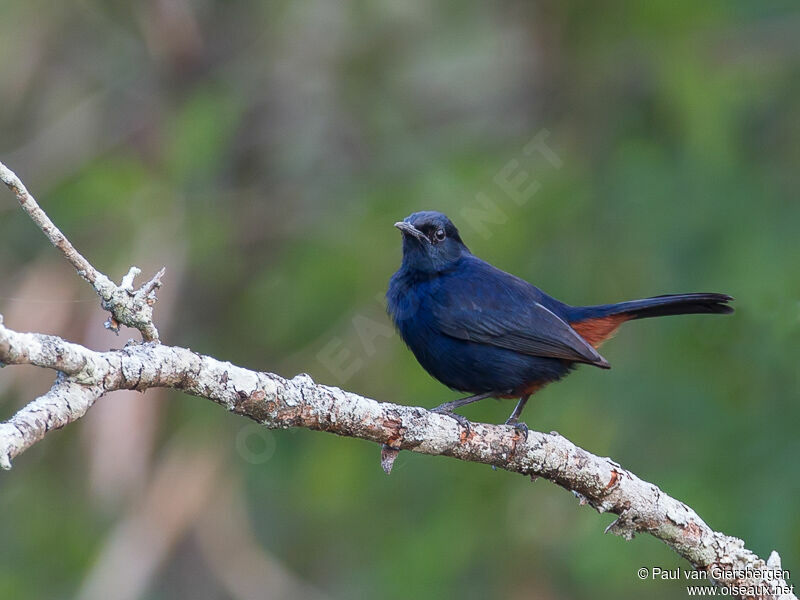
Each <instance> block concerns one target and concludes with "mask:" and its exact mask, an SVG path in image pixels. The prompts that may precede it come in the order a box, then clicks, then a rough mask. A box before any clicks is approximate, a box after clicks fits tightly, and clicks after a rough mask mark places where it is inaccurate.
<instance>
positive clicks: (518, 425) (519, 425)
mask: <svg viewBox="0 0 800 600" xmlns="http://www.w3.org/2000/svg"><path fill="white" fill-rule="evenodd" d="M506 425H511V426H513V427H514V430H515V431H516V432H517V433H518V434H519V435H520V436H522V439H523V440H525V441H527V440H528V426H527V425H526V424H525V423H524V422H522V421H520V420H518V419H515V418H513V417H509V418H508V419H506Z"/></svg>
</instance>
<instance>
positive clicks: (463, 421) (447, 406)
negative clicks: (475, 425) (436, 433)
mask: <svg viewBox="0 0 800 600" xmlns="http://www.w3.org/2000/svg"><path fill="white" fill-rule="evenodd" d="M492 396H494V392H486V393H484V394H476V395H474V396H467V397H466V398H459V399H458V400H453V401H451V402H445V403H444V404H440V405H439V406H437V407H436V408H432V409H431V412H435V413H439V414H440V415H447V416H448V417H452V418H453V419H455V420H456V421H458V423H459V425H461V426H462V427H463V428H464V429H466V431H467V433H469V431H470V428H469V421H468V420H467V418H466V417H464V416H462V415H458V414H456V413H454V412H453V411H454V410H455V409H457V408H461V407H462V406H466V405H467V404H472V403H473V402H477V401H478V400H483V399H484V398H491V397H492Z"/></svg>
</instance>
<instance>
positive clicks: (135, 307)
mask: <svg viewBox="0 0 800 600" xmlns="http://www.w3.org/2000/svg"><path fill="white" fill-rule="evenodd" d="M0 180H1V181H2V182H3V183H5V184H6V185H7V186H8V188H9V189H10V190H11V191H12V192H14V194H15V195H16V197H17V200H18V201H19V204H20V206H21V207H22V210H24V211H25V212H26V213H28V215H29V216H30V218H31V219H33V222H34V223H36V225H37V226H38V227H39V229H41V230H42V232H43V233H44V234H45V235H46V236H47V239H49V240H50V243H52V244H53V245H54V246H55V247H56V248H58V249H59V250H60V251H61V253H62V254H63V255H64V257H65V258H66V259H67V260H68V261H69V262H70V263H71V264H72V266H73V267H75V270H76V271H77V272H78V275H80V276H81V277H82V278H83V279H85V280H86V281H87V282H89V283H90V284H91V285H92V287H93V288H94V289H95V291H96V292H97V295H98V296H100V301H101V305H102V306H103V308H104V309H105V310H107V311H108V312H110V313H111V317H109V319H108V320H107V321H106V323H105V326H106V328H107V329H110V330H112V331H113V332H115V333H119V325H120V323H122V324H123V325H127V326H128V327H133V328H134V329H138V330H139V331H140V332H141V334H142V339H144V341H146V342H152V341H155V342H157V341H158V329H156V326H155V325H154V324H153V304H155V301H156V294H155V291H156V289H157V288H158V287H160V286H161V278H162V277H163V276H164V269H161V270H160V271H159V272H158V273H156V274H155V275H154V276H153V277H152V279H150V280H149V281H148V282H147V283H145V284H144V285H143V286H142V287H141V288H139V289H138V290H134V289H133V280H134V278H135V277H136V276H137V275H139V274H140V273H141V270H140V269H139V268H138V267H131V268H130V270H129V271H128V274H127V275H125V277H123V279H122V282H121V284H120V285H116V284H115V283H114V282H113V281H111V279H109V278H108V277H106V276H105V275H104V274H103V273H101V272H100V271H98V270H97V269H95V268H94V267H93V266H92V264H91V263H90V262H89V261H88V260H86V259H85V258H84V257H83V255H82V254H81V253H80V252H78V251H77V250H76V249H75V247H74V246H73V245H72V244H71V243H70V241H69V240H68V239H67V238H66V236H65V235H64V234H63V233H61V230H59V228H58V227H56V226H55V224H54V223H53V222H52V221H51V220H50V217H48V216H47V214H45V212H44V211H43V210H42V209H41V208H40V207H39V204H38V203H37V202H36V199H35V198H34V197H33V196H32V195H31V193H30V192H28V190H27V189H26V188H25V185H24V184H23V183H22V181H20V179H19V177H17V175H16V174H15V173H14V172H13V171H12V170H11V169H9V168H8V167H6V166H5V165H4V164H3V163H1V162H0Z"/></svg>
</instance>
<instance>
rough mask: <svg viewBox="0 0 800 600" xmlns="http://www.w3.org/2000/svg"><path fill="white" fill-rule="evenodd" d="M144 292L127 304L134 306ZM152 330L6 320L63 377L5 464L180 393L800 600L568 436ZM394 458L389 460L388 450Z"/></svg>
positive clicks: (3, 174)
mask: <svg viewBox="0 0 800 600" xmlns="http://www.w3.org/2000/svg"><path fill="white" fill-rule="evenodd" d="M9 174H10V175H9ZM0 178H2V179H3V181H4V182H6V183H7V184H8V185H9V186H10V187H11V188H12V190H14V192H15V193H16V194H17V197H18V198H19V199H20V203H21V204H23V208H25V209H26V212H28V214H31V215H32V217H34V220H36V219H37V218H38V219H39V221H37V224H40V227H42V230H43V231H44V232H45V234H46V235H48V237H49V238H50V239H51V241H52V242H53V243H54V244H55V245H56V247H58V248H59V249H61V250H62V252H63V253H64V254H65V256H67V258H68V260H70V262H71V263H72V264H73V265H74V266H75V267H76V269H78V272H79V274H81V276H82V277H84V279H86V280H87V281H89V283H91V284H92V285H93V286H95V289H96V290H98V294H100V295H101V298H102V297H103V293H101V291H100V289H98V285H99V286H100V288H102V289H105V286H106V285H111V286H114V284H113V283H111V282H110V280H109V279H108V278H107V277H105V276H104V275H102V274H101V273H99V272H97V271H95V270H94V269H93V267H91V265H90V264H89V263H88V261H86V260H85V259H84V258H83V257H81V256H80V255H79V254H78V253H77V252H76V251H75V250H74V248H73V247H72V245H71V244H69V242H68V241H66V238H63V234H61V233H60V232H58V230H57V229H55V226H54V225H52V223H51V222H50V221H49V219H47V217H46V215H44V213H43V212H42V211H41V209H39V208H38V205H37V206H35V208H33V209H31V210H29V208H30V206H31V205H30V202H31V201H32V198H31V197H30V195H29V194H28V193H27V191H26V190H25V188H24V187H23V186H22V184H21V182H19V180H18V179H17V178H16V176H14V175H13V173H11V172H10V171H8V169H6V168H5V167H3V166H2V164H0ZM9 181H10V182H11V183H9ZM29 199H30V200H29ZM26 205H27V206H28V208H26ZM42 215H44V218H42ZM42 224H43V225H42ZM54 232H57V234H56V233H54ZM59 236H60V237H59ZM62 238H63V240H62ZM88 273H91V274H89V275H87V274H88ZM133 276H134V275H132V274H131V273H129V275H128V276H126V278H125V279H124V280H123V283H122V284H121V285H120V286H114V287H115V289H116V290H117V291H118V290H123V291H124V292H125V294H126V295H127V294H129V292H130V290H132V283H131V282H132V279H133ZM157 277H158V276H157ZM98 281H101V284H97V282H98ZM158 281H160V277H158ZM158 281H156V283H153V281H152V280H151V282H148V284H145V286H143V287H142V288H141V289H140V291H141V292H143V293H144V296H145V297H148V296H149V294H150V293H152V292H153V291H154V290H155V288H156V287H157V286H158ZM105 282H107V283H105ZM148 288H149V290H148ZM145 292H146V293H145ZM117 293H118V292H112V293H111V296H112V297H115V296H114V294H117ZM138 293H139V292H136V293H135V294H138ZM135 294H134V296H127V297H123V298H122V300H121V301H120V302H121V303H122V304H123V305H125V306H129V305H130V303H131V298H132V297H135ZM104 306H105V303H104ZM106 308H107V309H108V310H109V311H111V312H112V318H114V319H117V320H120V321H121V322H125V321H124V320H121V319H119V317H118V316H117V313H115V312H114V310H118V309H114V307H113V306H111V307H109V306H106ZM123 312H124V311H123ZM130 322H135V321H130ZM150 323H151V324H152V320H151V321H150ZM134 326H135V325H134ZM145 329H146V328H145ZM145 329H141V331H142V335H143V337H144V338H145V340H148V339H149V340H152V341H149V342H146V343H141V344H129V345H128V346H126V347H125V348H122V349H120V350H111V351H107V352H97V351H93V350H90V349H88V348H85V347H84V346H81V345H79V344H73V343H70V342H67V341H65V340H63V339H62V338H60V337H57V336H49V335H43V334H38V333H20V332H17V331H14V330H11V329H8V328H7V327H6V326H5V325H4V324H3V322H2V318H0V362H2V363H5V364H10V365H21V364H29V365H36V366H39V367H42V368H47V369H52V370H55V371H57V373H58V375H57V377H56V381H55V383H54V385H53V387H52V388H51V390H50V391H49V392H47V393H46V394H45V395H43V396H41V397H40V398H38V399H36V400H34V401H33V402H31V403H30V404H28V405H27V406H25V407H24V408H22V409H21V410H20V411H19V412H17V413H16V414H15V415H14V416H13V417H12V418H11V419H10V420H8V421H7V422H5V423H0V466H2V467H4V468H6V469H8V468H10V467H11V460H12V459H14V458H15V457H17V456H19V455H20V454H21V453H22V452H24V451H25V450H26V449H28V448H29V447H31V446H32V445H33V444H35V443H37V442H38V441H40V440H42V439H43V438H44V437H45V436H46V435H47V434H48V433H49V432H50V431H52V430H53V429H57V428H60V427H63V426H64V425H67V424H69V423H71V422H73V421H75V420H77V419H79V418H81V417H82V416H83V415H84V414H86V412H87V411H88V410H89V408H90V407H91V406H92V404H93V403H94V402H95V401H96V400H97V399H98V398H100V397H102V396H103V395H105V394H107V393H109V392H113V391H115V390H123V389H132V390H139V391H144V390H147V389H150V388H157V387H165V388H173V389H178V390H182V391H184V392H186V393H188V394H191V395H194V396H197V397H201V398H206V399H208V400H212V401H213V402H216V403H217V404H219V405H221V406H223V407H224V408H226V409H227V410H229V411H231V412H234V413H236V414H239V415H242V416H245V417H248V418H250V419H252V420H254V421H256V422H258V423H260V424H262V425H263V426H265V427H268V428H273V429H274V428H282V429H287V428H289V427H304V428H308V429H312V430H317V431H326V432H329V433H335V434H337V435H341V436H346V437H353V438H359V439H363V440H368V441H371V442H377V443H379V444H383V445H384V447H385V448H387V449H388V455H389V459H388V460H387V462H388V463H389V465H390V464H391V454H392V452H393V451H399V450H409V451H412V452H419V453H423V454H429V455H439V456H449V457H453V458H457V459H459V460H464V461H471V462H478V463H484V464H488V465H493V466H495V467H498V468H502V469H505V470H507V471H511V472H515V473H519V474H522V475H525V476H529V477H531V479H535V478H537V477H542V478H545V479H548V480H550V481H552V482H554V483H556V484H557V485H559V486H561V487H563V488H565V489H567V490H570V491H572V492H573V493H574V494H575V495H576V496H577V497H578V498H579V499H580V502H581V504H588V505H590V506H592V507H593V508H595V509H596V510H597V511H598V512H600V513H604V512H610V513H613V514H615V515H618V518H617V519H616V520H615V521H614V522H613V523H612V524H611V525H609V527H608V528H607V529H606V531H607V532H612V533H615V534H617V535H621V536H623V537H624V538H625V539H631V538H633V536H634V535H635V534H636V533H649V534H650V535H652V536H654V537H656V538H657V539H660V540H662V541H663V542H664V543H666V544H667V545H668V546H670V547H671V548H672V549H673V550H675V552H677V553H678V554H679V555H680V556H682V557H683V558H685V559H686V560H688V561H689V563H690V564H691V565H692V567H694V568H695V569H697V570H700V571H703V572H705V573H706V575H707V578H708V580H709V581H711V582H713V583H716V584H718V585H721V586H724V587H726V588H729V589H728V590H726V591H728V592H729V595H731V596H734V597H741V598H770V599H773V598H775V599H777V598H780V599H782V600H788V599H794V600H796V596H795V595H794V594H793V591H792V588H791V587H790V586H789V585H788V584H787V582H786V579H787V578H788V572H787V571H783V570H782V567H781V564H780V557H779V556H778V554H777V553H776V552H773V553H772V554H771V555H770V557H769V559H768V560H767V561H764V560H763V559H761V558H759V557H758V556H757V555H756V554H755V553H753V552H751V551H750V550H747V549H746V548H745V546H744V542H743V541H742V540H740V539H738V538H735V537H731V536H727V535H725V534H723V533H720V532H716V531H714V530H712V529H711V528H710V527H709V526H708V525H707V524H706V523H705V522H704V521H703V520H702V519H701V518H700V517H699V516H698V515H697V513H696V512H695V511H694V510H692V509H691V508H690V507H688V506H687V505H686V504H684V503H682V502H680V501H678V500H676V499H674V498H672V497H670V496H669V495H667V494H665V493H664V492H663V491H662V490H660V489H659V488H658V487H657V486H656V485H654V484H652V483H648V482H646V481H643V480H641V479H639V477H637V476H636V475H635V474H633V473H631V472H630V471H628V470H626V469H624V468H623V467H621V466H620V465H618V464H617V463H615V462H614V461H612V460H611V459H610V458H603V457H598V456H595V455H593V454H591V453H589V452H587V451H586V450H584V449H582V448H580V447H578V446H576V445H575V444H573V443H572V442H570V441H569V440H567V439H566V438H564V437H563V436H561V435H559V434H558V433H556V432H551V433H540V432H536V431H530V432H529V434H528V436H527V439H526V438H523V437H520V435H519V433H518V432H517V431H515V430H514V429H513V428H512V427H510V426H506V425H487V424H482V423H475V424H473V426H472V428H471V430H470V432H469V433H466V432H465V431H464V430H463V429H462V428H461V427H460V426H459V425H458V424H457V423H456V422H455V421H454V420H453V419H451V418H449V417H447V416H444V415H440V414H437V413H432V412H430V411H428V410H426V409H424V408H420V407H415V406H403V405H397V404H390V403H386V402H377V401H375V400H372V399H370V398H365V397H363V396H359V395H357V394H353V393H351V392H347V391H344V390H341V389H338V388H335V387H329V386H325V385H320V384H316V383H314V381H312V379H311V378H310V377H309V376H308V375H304V374H303V375H298V376H296V377H294V378H293V379H284V378H283V377H280V376H279V375H275V374H273V373H267V372H259V371H252V370H249V369H245V368H242V367H239V366H236V365H233V364H231V363H229V362H223V361H219V360H217V359H215V358H212V357H210V356H205V355H201V354H198V353H196V352H192V351H191V350H189V349H187V348H180V347H174V346H166V345H162V344H159V343H157V342H156V341H155V340H157V333H156V334H155V336H153V335H152V334H146V333H145ZM153 329H154V328H153ZM384 455H385V456H384V458H386V455H387V451H385V452H384Z"/></svg>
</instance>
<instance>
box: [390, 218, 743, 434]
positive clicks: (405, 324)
mask: <svg viewBox="0 0 800 600" xmlns="http://www.w3.org/2000/svg"><path fill="white" fill-rule="evenodd" d="M394 226H395V227H396V228H397V229H399V230H400V232H401V233H402V241H403V258H402V263H401V265H400V268H399V269H398V270H397V272H395V273H394V275H393V276H392V277H391V279H390V281H389V288H388V291H387V292H386V309H387V313H388V314H389V317H390V318H391V320H392V321H393V323H394V325H395V327H396V329H397V331H398V332H399V334H400V337H401V338H402V339H403V341H404V342H405V344H406V345H407V346H408V348H409V349H410V350H411V352H412V353H413V354H414V356H415V357H416V359H417V361H418V362H419V363H420V365H421V366H422V367H423V368H424V369H425V370H426V371H427V372H428V373H429V374H430V375H431V376H432V377H433V378H435V379H437V380H438V381H439V382H441V383H443V384H444V385H446V386H448V387H449V388H451V389H453V390H457V391H459V392H462V393H467V394H469V396H466V397H464V398H460V399H458V400H453V401H450V402H445V403H443V404H441V405H439V406H437V407H436V408H433V409H432V411H433V412H437V413H440V414H444V415H448V416H450V417H452V418H453V419H455V420H456V421H457V422H458V423H460V424H461V425H462V426H463V427H464V428H465V429H466V431H467V433H469V431H470V424H469V421H468V420H467V419H466V418H465V417H463V416H462V415H459V414H457V413H455V412H454V411H455V410H456V409H458V408H461V407H462V406H466V405H467V404H471V403H473V402H477V401H479V400H483V399H485V398H498V399H500V398H511V399H516V400H517V404H516V406H515V408H514V410H513V412H512V413H511V415H510V416H509V417H508V419H506V421H505V424H506V425H511V426H513V427H514V428H515V429H516V430H518V431H519V432H520V433H521V434H524V436H525V437H526V438H527V434H528V427H527V425H526V424H525V423H524V422H522V421H520V417H521V415H522V411H523V409H524V408H525V405H526V403H527V402H528V400H529V398H530V397H531V395H533V394H534V393H536V392H537V391H539V390H541V389H542V388H543V387H544V386H546V385H547V384H548V383H552V382H555V381H558V380H560V379H562V378H563V377H564V376H566V375H567V374H569V373H570V372H571V371H572V370H573V369H574V368H575V367H576V366H577V365H580V364H587V365H592V366H595V367H598V368H600V369H609V368H610V367H611V365H610V364H609V362H608V361H607V360H606V359H605V358H603V356H602V355H601V354H600V353H599V352H598V348H599V347H600V345H601V344H602V343H603V342H605V341H606V340H608V339H609V338H610V337H611V336H613V335H614V334H615V332H616V331H617V329H618V328H619V327H620V325H622V324H623V323H625V322H626V321H632V320H635V319H646V318H650V317H661V316H666V315H682V314H693V313H716V314H727V313H731V312H733V307H732V306H730V305H729V304H728V303H729V302H730V301H732V300H733V298H732V297H731V296H729V295H727V294H717V293H692V294H670V295H662V296H655V297H651V298H644V299H641V300H631V301H628V302H619V303H615V304H600V305H594V306H571V305H569V304H565V303H564V302H560V301H559V300H556V299H555V298H553V297H552V296H549V295H547V294H546V293H545V292H543V291H542V290H540V289H539V288H537V287H536V286H534V285H533V284H531V283H528V282H527V281H525V280H524V279H521V278H519V277H516V276H514V275H511V274H509V273H506V272H505V271H502V270H500V269H498V268H497V267H494V266H492V265H491V264H489V263H488V262H486V261H484V260H481V259H480V258H478V257H477V256H475V255H474V254H472V252H470V250H469V249H468V248H467V246H466V245H465V244H464V242H463V241H462V239H461V235H460V234H459V231H458V229H457V228H456V226H455V225H454V224H453V223H452V221H451V220H450V219H449V218H448V217H447V216H446V215H444V214H442V213H440V212H437V211H421V212H415V213H413V214H411V215H409V216H408V217H406V218H405V219H404V220H402V221H399V222H397V223H395V224H394Z"/></svg>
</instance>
